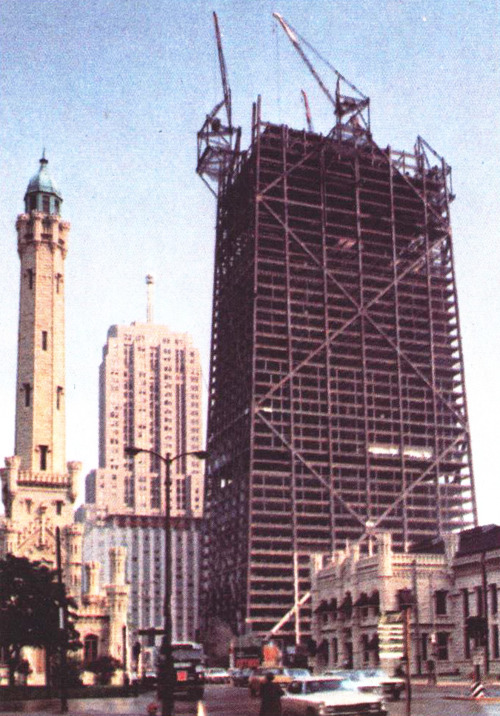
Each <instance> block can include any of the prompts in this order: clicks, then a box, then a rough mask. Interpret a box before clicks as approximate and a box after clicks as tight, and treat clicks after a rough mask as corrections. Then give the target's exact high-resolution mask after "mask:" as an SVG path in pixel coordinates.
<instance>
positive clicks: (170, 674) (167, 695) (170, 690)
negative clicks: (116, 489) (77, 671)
mask: <svg viewBox="0 0 500 716" xmlns="http://www.w3.org/2000/svg"><path fill="white" fill-rule="evenodd" d="M139 453H147V454H148V455H154V456H155V457H156V458H158V459H159V460H161V462H163V463H164V465H165V522H164V530H165V566H164V571H165V575H164V580H165V581H164V584H165V601H164V603H163V639H162V642H161V647H160V658H159V664H158V695H159V697H160V700H161V706H162V708H161V713H162V716H172V712H173V706H174V683H175V673H174V661H173V655H172V605H171V602H172V539H171V537H172V535H171V532H170V468H171V465H172V463H173V462H175V461H176V460H178V459H179V458H181V457H187V456H189V455H192V456H193V457H196V458H198V460H205V459H206V457H207V455H208V453H207V452H206V451H205V450H192V451H188V452H181V453H179V454H178V455H173V456H172V455H171V454H170V453H169V452H167V453H166V455H161V454H160V453H158V452H155V451H154V450H148V448H140V447H135V446H129V447H126V448H125V454H126V455H129V456H130V457H135V455H138V454H139Z"/></svg>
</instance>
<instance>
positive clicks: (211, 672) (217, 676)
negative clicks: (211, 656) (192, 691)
mask: <svg viewBox="0 0 500 716" xmlns="http://www.w3.org/2000/svg"><path fill="white" fill-rule="evenodd" d="M230 681H231V675H230V673H229V671H228V670H227V669H221V668H219V667H216V666H213V667H211V668H210V669H205V682H206V683H207V684H229V683H230Z"/></svg>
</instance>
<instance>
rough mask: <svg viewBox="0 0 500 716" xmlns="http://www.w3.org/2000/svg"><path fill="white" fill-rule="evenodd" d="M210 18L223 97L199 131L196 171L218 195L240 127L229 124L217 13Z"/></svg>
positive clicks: (235, 151)
mask: <svg viewBox="0 0 500 716" xmlns="http://www.w3.org/2000/svg"><path fill="white" fill-rule="evenodd" d="M213 17H214V27H215V41H216V43H217V54H218V57H219V68H220V74H221V80H222V92H223V98H222V100H221V101H220V102H218V103H217V104H216V105H215V107H214V108H213V109H212V111H211V112H210V114H207V116H206V117H205V121H204V123H203V126H202V128H201V129H200V131H199V132H198V135H197V139H198V161H197V165H196V172H197V173H198V174H199V175H200V177H201V178H202V180H203V181H204V182H205V184H206V185H207V186H208V188H209V189H210V191H211V192H212V194H214V196H217V193H218V187H219V185H220V182H221V181H222V179H223V178H224V177H225V176H226V175H227V173H228V172H231V170H232V168H233V166H234V161H235V159H236V157H237V156H238V155H239V152H240V138H241V128H240V127H233V124H232V109H231V88H230V86H229V81H228V78H227V67H226V60H225V58H224V51H223V49H222V39H221V33H220V28H219V19H218V17H217V13H215V12H214V13H213ZM223 107H225V111H226V122H227V123H223V122H222V119H221V118H220V116H219V114H220V112H221V110H222V108H223Z"/></svg>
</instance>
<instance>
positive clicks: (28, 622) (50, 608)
mask: <svg viewBox="0 0 500 716" xmlns="http://www.w3.org/2000/svg"><path fill="white" fill-rule="evenodd" d="M64 601H65V593H64V587H63V588H62V589H61V585H59V584H58V583H57V581H56V572H55V570H51V569H49V568H48V567H46V566H44V565H42V564H40V563H38V562H30V560H28V559H26V558H24V557H14V556H12V555H11V554H9V555H7V557H6V558H5V559H4V560H1V561H0V646H1V647H3V648H4V650H5V652H6V654H7V663H8V666H9V681H10V683H11V684H13V683H14V673H15V672H16V671H17V670H18V667H19V665H20V664H21V661H22V657H21V651H22V648H23V647H25V646H33V647H43V648H45V649H46V650H47V652H48V653H49V654H52V653H54V652H55V651H56V650H57V648H58V647H59V646H60V645H61V639H63V638H65V635H64V634H63V633H62V631H61V629H60V623H59V608H60V607H61V606H63V604H64ZM67 604H68V606H70V607H74V606H75V605H74V603H73V602H71V601H70V600H67ZM66 637H67V646H68V648H69V649H77V648H79V646H80V644H79V642H78V632H77V631H76V629H75V627H74V623H73V615H72V614H71V612H69V613H68V620H67V631H66Z"/></svg>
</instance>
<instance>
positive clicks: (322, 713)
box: [281, 676, 387, 716]
mask: <svg viewBox="0 0 500 716" xmlns="http://www.w3.org/2000/svg"><path fill="white" fill-rule="evenodd" d="M281 714H282V716H365V715H366V716H368V715H370V716H387V711H386V710H385V708H384V702H383V701H382V699H381V698H380V697H379V696H375V695H374V694H362V693H360V692H359V691H358V690H357V689H355V688H353V686H352V682H347V681H345V680H344V679H339V678H335V677H333V676H310V677H309V678H305V679H300V680H298V681H292V683H291V684H290V686H289V687H288V689H287V692H286V694H284V695H283V696H282V697H281Z"/></svg>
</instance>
